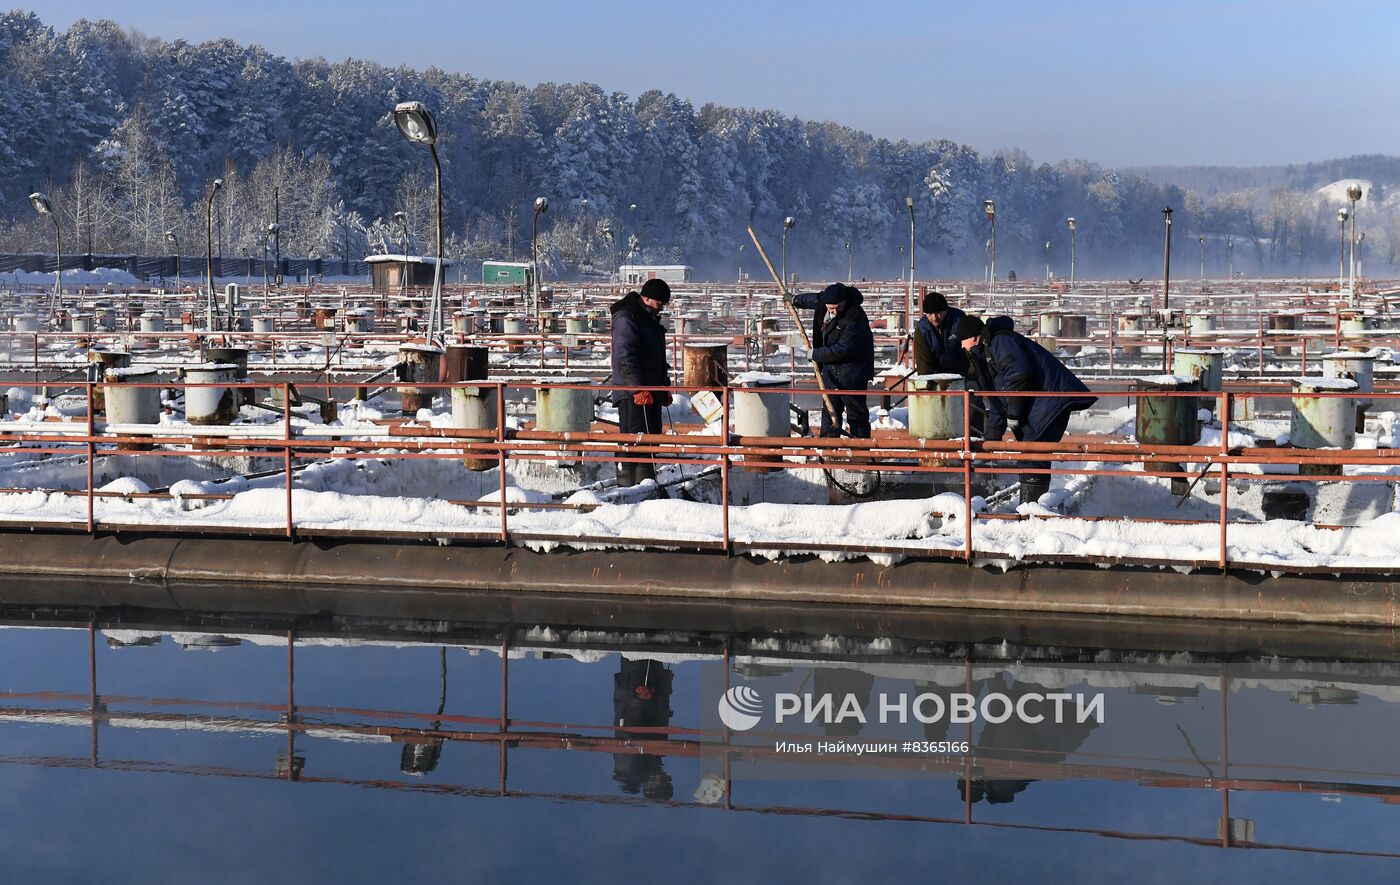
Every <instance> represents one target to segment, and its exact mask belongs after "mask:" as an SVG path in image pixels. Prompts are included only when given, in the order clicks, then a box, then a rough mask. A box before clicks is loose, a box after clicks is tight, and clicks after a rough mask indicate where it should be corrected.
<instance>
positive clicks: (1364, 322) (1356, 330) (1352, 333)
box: [1341, 316, 1371, 341]
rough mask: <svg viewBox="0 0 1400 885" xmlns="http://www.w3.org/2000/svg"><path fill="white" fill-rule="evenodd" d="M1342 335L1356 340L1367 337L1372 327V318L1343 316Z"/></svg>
mask: <svg viewBox="0 0 1400 885" xmlns="http://www.w3.org/2000/svg"><path fill="white" fill-rule="evenodd" d="M1341 329H1342V337H1343V338H1346V339H1348V340H1352V341H1355V340H1357V339H1359V338H1365V337H1366V336H1367V334H1368V333H1369V332H1370V329H1371V318H1370V317H1367V316H1349V317H1348V316H1344V317H1342V324H1341Z"/></svg>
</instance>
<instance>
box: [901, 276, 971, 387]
mask: <svg viewBox="0 0 1400 885" xmlns="http://www.w3.org/2000/svg"><path fill="white" fill-rule="evenodd" d="M922 307H923V316H921V317H920V318H919V322H918V325H916V326H915V327H914V371H915V372H917V373H918V374H920V375H942V374H950V375H966V374H967V354H966V353H965V352H964V351H963V349H962V342H961V341H959V340H958V336H957V334H956V333H955V331H954V330H955V329H957V326H958V320H961V319H962V318H963V317H964V316H965V314H964V313H963V312H962V311H960V310H958V309H957V308H956V307H951V306H949V304H948V299H947V298H945V297H944V296H943V293H941V292H930V293H928V294H927V295H925V296H924V302H923V305H922Z"/></svg>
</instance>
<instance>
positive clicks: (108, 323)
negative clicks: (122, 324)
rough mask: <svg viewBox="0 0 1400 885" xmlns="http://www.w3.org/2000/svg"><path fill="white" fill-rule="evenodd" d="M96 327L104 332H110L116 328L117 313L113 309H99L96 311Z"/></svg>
mask: <svg viewBox="0 0 1400 885" xmlns="http://www.w3.org/2000/svg"><path fill="white" fill-rule="evenodd" d="M95 315H96V317H97V326H98V328H100V329H102V331H104V332H112V331H115V330H116V328H117V311H116V308H114V307H99V308H97V310H96V314H95Z"/></svg>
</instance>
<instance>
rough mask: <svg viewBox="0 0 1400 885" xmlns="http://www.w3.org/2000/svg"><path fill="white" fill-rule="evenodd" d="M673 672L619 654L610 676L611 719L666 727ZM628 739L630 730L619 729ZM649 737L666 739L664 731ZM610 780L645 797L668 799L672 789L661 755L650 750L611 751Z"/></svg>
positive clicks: (631, 724) (622, 724)
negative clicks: (611, 696)
mask: <svg viewBox="0 0 1400 885" xmlns="http://www.w3.org/2000/svg"><path fill="white" fill-rule="evenodd" d="M674 676H675V674H674V673H672V672H671V671H670V670H669V669H667V667H666V665H665V664H662V663H661V662H659V661H653V660H649V659H643V660H639V661H632V660H628V659H626V658H620V659H619V661H618V669H617V673H616V674H615V675H614V676H613V721H614V722H616V723H617V725H618V726H619V727H620V728H624V729H633V728H665V727H666V726H668V725H670V724H671V681H672V679H673V678H674ZM616 736H617V738H618V739H619V740H623V741H626V740H629V739H630V738H631V737H632V736H633V732H631V731H618V732H617V733H616ZM644 736H645V737H646V738H648V739H651V740H666V737H667V735H666V733H665V732H648V733H645V735H644ZM613 780H615V781H617V782H618V784H620V785H621V786H622V792H624V793H628V794H631V795H634V796H635V795H636V794H638V793H641V794H642V795H643V796H645V797H646V798H648V799H663V800H664V799H670V798H671V797H672V795H674V793H675V790H674V788H673V787H672V786H671V776H670V775H669V774H667V773H666V767H665V766H664V765H663V764H662V762H661V757H660V756H658V755H655V754H652V753H614V754H613Z"/></svg>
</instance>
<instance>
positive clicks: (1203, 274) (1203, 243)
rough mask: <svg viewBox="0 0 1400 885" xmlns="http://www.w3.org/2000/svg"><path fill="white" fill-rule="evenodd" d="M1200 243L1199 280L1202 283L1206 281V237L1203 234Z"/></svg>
mask: <svg viewBox="0 0 1400 885" xmlns="http://www.w3.org/2000/svg"><path fill="white" fill-rule="evenodd" d="M1200 243H1201V282H1202V283H1204V282H1205V281H1206V238H1205V237H1204V236H1203V237H1201V239H1200Z"/></svg>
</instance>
